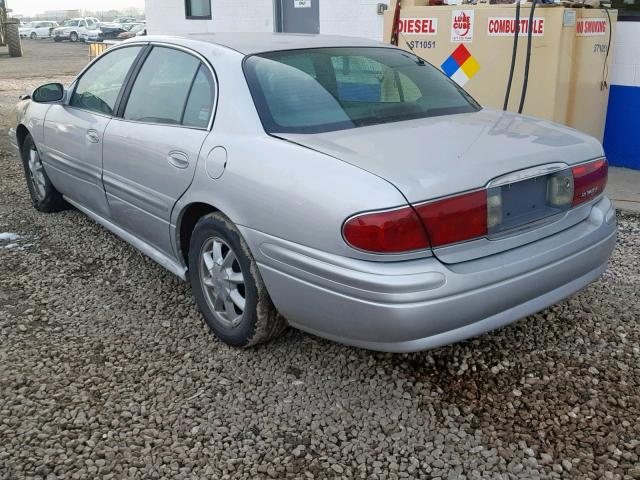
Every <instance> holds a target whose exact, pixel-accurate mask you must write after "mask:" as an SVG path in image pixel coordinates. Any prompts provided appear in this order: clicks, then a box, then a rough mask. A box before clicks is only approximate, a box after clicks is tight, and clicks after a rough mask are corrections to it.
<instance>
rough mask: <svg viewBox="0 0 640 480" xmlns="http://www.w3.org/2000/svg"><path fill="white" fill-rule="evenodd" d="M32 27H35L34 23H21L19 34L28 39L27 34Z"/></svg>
mask: <svg viewBox="0 0 640 480" xmlns="http://www.w3.org/2000/svg"><path fill="white" fill-rule="evenodd" d="M31 25H33V22H24V23H22V22H21V23H20V26H19V27H18V33H19V34H20V36H21V37H23V38H26V35H25V32H26V31H27V30H28V29H30V28H31Z"/></svg>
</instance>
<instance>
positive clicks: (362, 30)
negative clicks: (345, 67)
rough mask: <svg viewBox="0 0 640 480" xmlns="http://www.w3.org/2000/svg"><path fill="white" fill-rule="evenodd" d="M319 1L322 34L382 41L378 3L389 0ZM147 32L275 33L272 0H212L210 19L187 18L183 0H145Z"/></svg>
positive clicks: (381, 25)
mask: <svg viewBox="0 0 640 480" xmlns="http://www.w3.org/2000/svg"><path fill="white" fill-rule="evenodd" d="M312 1H314V2H320V33H324V34H334V35H351V36H357V37H368V38H373V39H375V40H382V31H383V16H382V15H378V14H377V5H378V3H386V4H388V3H389V0H312ZM145 9H146V18H147V25H148V32H149V34H151V35H162V34H167V35H174V34H182V33H206V32H273V31H274V28H275V27H274V22H273V0H211V11H212V15H211V16H212V19H211V20H187V19H186V18H185V11H184V0H145Z"/></svg>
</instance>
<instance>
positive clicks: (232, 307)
mask: <svg viewBox="0 0 640 480" xmlns="http://www.w3.org/2000/svg"><path fill="white" fill-rule="evenodd" d="M189 280H190V282H191V288H192V289H193V294H194V297H195V299H196V303H197V304H198V307H199V309H200V311H201V312H202V315H203V316H204V319H205V321H206V322H207V325H208V326H209V328H210V329H211V330H212V331H213V333H215V335H216V336H217V337H218V338H219V339H220V340H222V341H223V342H225V343H227V344H229V345H233V346H237V347H250V346H253V345H256V344H258V343H262V342H266V341H268V340H270V339H272V338H274V337H276V336H277V335H278V334H280V333H281V332H282V331H283V330H284V328H285V327H286V323H285V321H284V319H283V318H282V317H281V316H280V315H279V314H278V312H277V311H276V309H275V307H274V306H273V303H272V302H271V298H270V297H269V294H268V293H267V289H266V287H265V285H264V282H263V281H262V278H261V277H260V273H259V272H258V266H257V265H256V262H255V260H254V259H253V256H252V255H251V252H250V251H249V248H248V246H247V244H246V242H245V241H244V239H243V238H242V236H241V235H240V232H239V231H238V229H237V228H236V226H235V225H234V224H233V223H232V222H231V221H230V220H229V219H228V218H227V217H225V216H224V215H222V214H221V213H212V214H209V215H206V216H204V217H202V218H201V219H200V220H199V221H198V223H197V224H196V226H195V228H194V231H193V234H192V236H191V243H190V247H189Z"/></svg>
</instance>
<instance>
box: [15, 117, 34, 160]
mask: <svg viewBox="0 0 640 480" xmlns="http://www.w3.org/2000/svg"><path fill="white" fill-rule="evenodd" d="M30 133H31V132H29V129H28V128H27V127H25V126H24V125H23V124H19V125H18V127H17V128H16V140H17V142H18V148H19V149H20V153H22V145H24V139H25V138H27V135H29V134H30Z"/></svg>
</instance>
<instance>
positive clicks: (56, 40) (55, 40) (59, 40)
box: [53, 37, 62, 43]
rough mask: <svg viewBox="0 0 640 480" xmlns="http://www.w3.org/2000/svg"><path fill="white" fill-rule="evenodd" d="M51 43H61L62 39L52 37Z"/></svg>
mask: <svg viewBox="0 0 640 480" xmlns="http://www.w3.org/2000/svg"><path fill="white" fill-rule="evenodd" d="M53 41H54V42H56V43H57V42H61V41H62V39H61V38H58V37H53Z"/></svg>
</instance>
